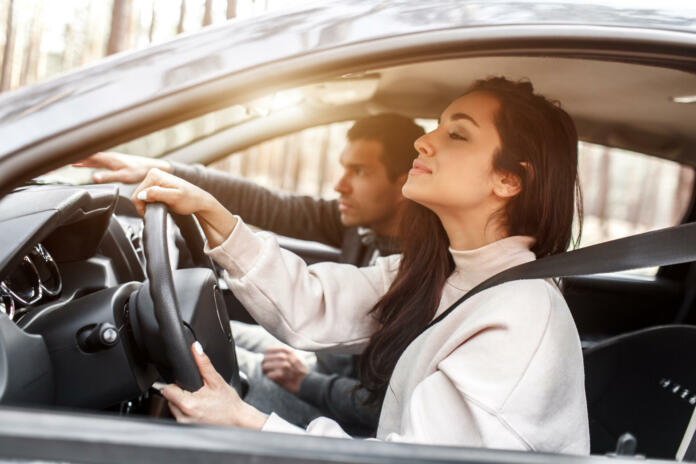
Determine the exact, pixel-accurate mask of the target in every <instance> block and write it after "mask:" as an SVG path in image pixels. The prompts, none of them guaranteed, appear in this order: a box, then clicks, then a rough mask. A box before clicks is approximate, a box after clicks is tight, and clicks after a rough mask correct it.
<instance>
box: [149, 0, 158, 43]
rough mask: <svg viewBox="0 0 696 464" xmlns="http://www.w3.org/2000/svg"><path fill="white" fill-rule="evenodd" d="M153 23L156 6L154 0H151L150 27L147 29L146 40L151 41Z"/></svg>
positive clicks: (153, 31) (155, 20)
mask: <svg viewBox="0 0 696 464" xmlns="http://www.w3.org/2000/svg"><path fill="white" fill-rule="evenodd" d="M155 24H157V8H155V0H152V16H150V29H149V30H148V31H147V40H148V41H149V42H150V43H152V39H153V37H154V35H155Z"/></svg>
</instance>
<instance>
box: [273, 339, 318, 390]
mask: <svg viewBox="0 0 696 464" xmlns="http://www.w3.org/2000/svg"><path fill="white" fill-rule="evenodd" d="M261 366H262V367H263V372H264V373H265V374H266V377H268V378H269V379H271V380H273V381H274V382H275V383H277V384H278V385H280V386H281V387H283V388H284V389H286V390H287V391H289V392H290V393H294V394H297V392H298V391H300V384H301V383H302V379H304V378H305V376H306V375H307V374H308V373H309V370H308V369H307V366H306V365H305V364H304V363H303V362H302V360H301V359H300V358H299V357H298V356H297V355H296V354H295V352H294V351H292V350H291V349H290V348H287V347H284V346H278V347H273V348H269V349H268V350H266V354H265V355H264V357H263V363H262V364H261Z"/></svg>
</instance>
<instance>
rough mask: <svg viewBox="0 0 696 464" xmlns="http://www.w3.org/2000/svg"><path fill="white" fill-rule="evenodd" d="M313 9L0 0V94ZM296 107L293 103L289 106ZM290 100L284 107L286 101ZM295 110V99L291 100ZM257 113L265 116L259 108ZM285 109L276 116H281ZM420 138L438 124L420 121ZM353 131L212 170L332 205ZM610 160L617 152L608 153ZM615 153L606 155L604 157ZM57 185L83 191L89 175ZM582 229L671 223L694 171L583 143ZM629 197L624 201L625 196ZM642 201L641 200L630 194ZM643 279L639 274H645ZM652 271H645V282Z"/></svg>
mask: <svg viewBox="0 0 696 464" xmlns="http://www.w3.org/2000/svg"><path fill="white" fill-rule="evenodd" d="M308 2H309V0H0V40H2V42H1V43H0V51H1V52H2V56H1V58H2V67H1V70H2V72H1V74H0V92H6V91H11V90H13V89H17V88H20V87H23V86H27V85H32V84H34V83H37V82H41V81H43V80H46V79H49V78H50V77H52V76H55V75H57V74H60V73H63V72H66V71H70V70H72V69H76V68H78V67H81V66H85V65H88V64H90V63H93V62H95V61H97V60H99V59H101V58H103V57H105V56H107V55H111V54H114V53H119V52H125V51H128V50H133V49H140V48H144V47H147V46H149V45H150V44H155V43H159V42H163V41H166V40H169V39H171V38H173V37H175V36H176V35H178V34H183V33H189V32H194V31H196V30H199V29H201V28H203V27H208V26H210V25H215V24H219V23H222V22H224V21H235V20H240V19H244V18H250V17H253V16H256V15H260V14H264V13H267V12H271V11H274V12H281V13H282V10H283V9H288V8H293V7H295V6H298V5H300V4H303V3H308ZM277 97H278V95H277V94H276V95H270V96H268V97H267V98H266V99H265V100H264V99H262V100H261V101H256V102H250V103H249V104H248V105H238V106H235V107H231V108H228V109H225V110H221V111H217V112H215V113H211V114H208V115H205V116H202V117H200V118H196V119H194V120H192V121H188V122H185V123H182V124H178V125H176V126H173V127H171V128H168V129H164V130H161V131H158V132H155V133H153V134H150V135H148V136H146V137H143V138H141V139H137V140H134V141H132V142H129V143H127V144H124V145H121V146H119V147H114V149H115V150H118V151H121V152H125V153H131V154H138V155H144V156H163V155H166V154H168V153H169V152H171V151H174V150H176V149H178V148H181V147H184V146H186V145H187V144H189V143H191V142H192V141H194V140H197V139H199V138H201V137H204V136H206V135H210V134H212V133H215V132H216V131H219V130H222V129H224V128H227V127H230V126H233V125H235V124H238V123H240V122H243V121H245V120H248V119H249V118H250V117H257V116H259V114H261V115H263V114H268V112H270V111H274V110H276V109H278V108H276V106H274V105H272V104H270V105H269V104H268V101H275V100H274V99H276V100H277ZM293 98H294V97H293ZM286 100H287V99H286ZM287 102H288V103H287V104H292V102H293V99H289V100H287ZM259 108H261V109H259ZM281 109H282V108H281ZM418 122H419V123H420V124H422V125H423V126H424V127H425V128H426V130H430V129H432V128H433V127H435V125H436V122H435V121H434V120H419V121H418ZM350 125H351V122H343V123H337V124H331V125H327V126H321V127H316V128H311V129H307V130H304V131H301V132H298V133H296V134H290V135H288V136H285V137H279V138H277V139H274V140H270V141H268V142H265V143H262V144H259V145H258V146H254V147H251V148H250V149H248V150H245V151H244V152H241V153H231V154H230V156H228V157H226V158H224V159H222V160H218V161H216V162H215V163H213V164H211V167H214V168H216V169H220V170H224V171H226V172H229V173H232V174H235V175H242V176H244V177H246V178H249V179H252V180H254V181H256V182H258V183H261V184H263V185H266V186H269V187H272V188H276V189H280V190H284V191H287V192H292V193H302V194H308V195H319V196H323V197H336V194H335V193H334V192H333V185H334V183H335V182H336V180H337V179H338V177H339V176H340V173H341V169H340V165H339V164H338V157H339V155H340V151H341V148H342V146H343V144H344V141H345V133H346V131H347V129H348V128H349V127H350ZM612 151H614V153H611V152H612ZM610 153H611V156H609V155H610ZM54 175H55V176H57V177H58V178H60V179H62V180H68V181H72V182H75V181H78V182H89V181H90V179H91V173H90V172H88V171H87V170H85V169H80V170H78V169H76V168H70V167H68V168H65V169H63V170H61V171H60V172H59V173H55V174H54ZM580 178H581V182H582V181H583V180H591V182H589V183H585V182H583V193H584V204H585V223H584V228H583V239H582V243H581V244H582V245H588V244H592V243H597V242H600V241H605V240H608V239H612V238H617V237H621V236H624V235H627V234H632V233H638V232H643V231H647V230H653V229H656V228H660V227H665V226H668V225H673V224H676V223H678V222H679V221H680V218H681V217H682V215H683V214H684V213H685V211H686V209H687V208H688V206H689V204H688V202H689V192H690V191H691V184H692V183H693V181H694V175H693V169H692V168H690V167H687V166H682V165H679V164H678V163H674V162H670V161H665V160H660V159H657V158H653V157H650V156H646V155H643V154H640V153H633V152H626V151H621V150H614V149H611V148H608V147H603V146H598V145H591V144H585V143H581V144H580ZM629 192H630V193H631V194H630V195H629V194H628V193H629ZM635 192H639V195H635ZM644 272H645V271H644ZM651 272H654V270H648V273H651Z"/></svg>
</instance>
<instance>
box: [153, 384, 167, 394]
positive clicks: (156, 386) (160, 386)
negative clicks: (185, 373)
mask: <svg viewBox="0 0 696 464" xmlns="http://www.w3.org/2000/svg"><path fill="white" fill-rule="evenodd" d="M166 386H167V384H166V383H164V382H155V383H153V384H152V388H154V389H155V390H157V391H158V392H160V393H162V390H164V387H166Z"/></svg>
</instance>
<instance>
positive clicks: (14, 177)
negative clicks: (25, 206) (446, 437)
mask: <svg viewBox="0 0 696 464" xmlns="http://www.w3.org/2000/svg"><path fill="white" fill-rule="evenodd" d="M646 5H647V3H646V2H636V3H631V2H622V3H621V4H617V5H602V4H599V3H595V4H587V3H583V2H579V1H554V2H543V3H541V2H536V1H516V2H507V1H485V2H484V1H472V2H462V1H442V0H439V1H436V0H430V1H429V0H423V1H418V2H414V1H404V0H401V1H391V2H387V1H384V2H378V1H374V2H352V3H348V4H347V3H345V2H343V1H339V0H333V1H322V2H316V3H313V4H311V5H307V6H305V7H301V8H296V9H293V10H291V11H289V12H284V13H278V14H271V15H266V16H263V17H258V18H253V19H249V20H244V21H233V22H231V23H229V24H225V25H221V26H216V27H211V28H208V29H205V30H203V31H201V32H200V33H196V34H189V35H184V36H182V37H180V38H178V39H176V40H174V41H171V42H168V43H165V44H161V45H157V46H154V47H151V48H148V49H146V50H141V51H136V52H130V53H124V54H121V55H116V56H113V57H110V58H107V59H106V60H104V61H102V62H100V63H97V64H95V65H92V66H89V67H87V68H84V69H81V70H78V71H76V72H73V73H70V74H66V75H63V76H60V77H57V78H55V79H52V80H50V81H48V82H45V83H43V84H39V85H36V86H33V87H30V88H27V89H21V90H18V91H15V92H11V93H9V94H6V95H3V96H2V97H0V138H2V140H3V141H4V143H3V145H2V147H0V194H3V193H5V192H7V191H8V190H10V189H11V188H13V187H14V186H16V185H18V184H19V183H21V182H22V181H24V180H26V179H27V178H29V177H31V176H32V175H36V174H40V173H43V172H45V171H46V170H48V169H50V168H51V167H57V166H59V165H62V164H65V163H67V162H69V161H73V160H76V159H78V158H80V157H81V156H83V155H85V154H89V153H91V152H93V151H94V150H97V149H102V148H107V147H109V146H113V145H115V144H116V143H118V142H120V141H125V140H130V139H133V138H135V137H137V136H138V135H139V134H145V133H148V132H150V131H152V130H155V129H158V128H161V127H165V126H167V125H170V124H173V123H175V122H178V121H182V120H186V119H188V118H190V117H192V116H195V115H199V114H203V113H205V112H208V111H211V110H213V109H215V108H219V107H222V106H225V105H228V104H230V103H233V102H237V101H239V100H243V99H247V100H248V99H249V98H252V97H253V96H256V95H260V94H262V93H268V92H270V91H273V90H274V89H281V88H287V87H289V86H295V85H301V84H303V83H310V82H318V81H320V80H321V79H325V78H336V77H337V76H339V77H340V76H341V75H342V74H344V73H351V72H364V71H368V70H370V69H371V68H373V67H376V66H380V67H381V66H394V65H398V64H404V63H411V62H415V61H419V60H420V61H428V60H436V59H444V58H450V57H463V56H510V55H524V56H545V55H550V56H564V57H573V58H592V59H600V60H621V61H626V62H636V63H650V64H653V65H656V66H665V67H672V68H675V69H681V70H685V71H689V72H693V71H694V70H696V22H695V21H694V18H696V9H694V8H693V7H678V6H677V7H671V6H670V3H663V4H661V5H660V6H646ZM671 5H677V4H676V3H675V2H673V3H671ZM244 101H246V100H244ZM356 111H358V110H356ZM351 114H352V113H351ZM295 128H297V127H295ZM280 132H282V131H280ZM254 140H257V139H254ZM688 156H692V157H693V158H692V159H694V160H696V153H694V152H693V151H692V152H691V153H690V154H689V155H688ZM688 156H685V157H686V158H688ZM0 206H1V204H0ZM46 214H47V215H50V214H52V213H51V212H47V213H46ZM27 232H28V236H32V237H36V236H37V234H38V233H39V231H36V230H31V231H27ZM23 240H24V241H27V240H29V238H26V239H23ZM27 243H28V242H27ZM23 246H24V245H22V244H20V248H21V247H23ZM21 251H23V250H17V251H16V253H14V254H13V253H12V252H11V251H8V253H7V256H12V258H8V260H9V259H16V256H20V255H21ZM604 283H606V281H602V282H600V284H597V283H596V281H592V282H589V283H588V282H585V284H584V285H585V286H586V287H590V288H592V287H596V286H597V285H600V286H601V285H603V284H604ZM644 283H645V285H646V286H647V285H651V284H652V283H651V282H644ZM580 285H583V284H582V283H581V284H580ZM662 287H664V288H663V290H664V292H665V293H668V294H670V295H672V294H674V293H675V288H678V284H675V285H670V284H667V283H664V284H663V283H661V288H662ZM622 288H623V290H620V292H624V293H625V294H631V293H636V292H635V288H636V287H635V285H633V284H627V285H625V286H623V287H622ZM614 289H615V290H616V287H614ZM641 291H642V290H641ZM646 292H647V293H654V289H653V288H648V289H647V290H646ZM615 294H616V292H612V293H611V294H610V295H609V297H613V296H615ZM663 295H664V294H663ZM607 298H608V297H607ZM623 314H625V313H622V316H620V317H625V316H624V315H623ZM617 319H620V318H619V317H617ZM2 366H3V365H2V360H0V368H2ZM1 458H9V459H22V460H37V459H40V460H52V461H59V462H65V461H80V462H114V461H117V462H165V461H166V462H191V461H205V462H223V461H224V462H230V461H232V462H254V463H259V462H283V463H289V462H293V463H294V462H298V463H299V462H302V463H304V462H317V463H319V462H333V463H341V462H346V463H347V462H363V463H391V462H399V463H403V462H491V463H493V462H495V463H506V462H510V463H523V462H525V463H529V462H539V463H551V462H554V463H565V462H567V463H571V462H573V463H575V462H583V463H591V462H600V461H602V462H604V461H606V459H607V458H604V457H601V456H593V457H577V456H560V455H547V454H530V453H520V452H511V451H501V450H481V449H462V448H448V447H431V446H423V445H409V444H385V443H374V442H363V441H351V440H338V439H330V438H319V437H296V436H288V435H278V434H260V433H256V432H252V431H247V430H240V429H230V428H216V427H210V426H200V427H198V426H196V427H194V426H188V427H185V426H179V425H174V424H170V423H159V422H156V421H143V420H138V419H132V418H117V417H110V416H107V417H104V416H93V415H88V414H82V413H79V412H55V411H32V410H25V409H15V408H11V407H5V406H3V407H2V408H0V459H1ZM645 462H651V461H645Z"/></svg>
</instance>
